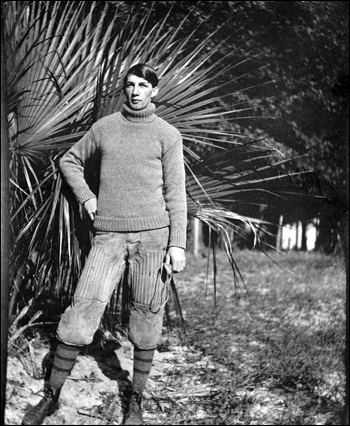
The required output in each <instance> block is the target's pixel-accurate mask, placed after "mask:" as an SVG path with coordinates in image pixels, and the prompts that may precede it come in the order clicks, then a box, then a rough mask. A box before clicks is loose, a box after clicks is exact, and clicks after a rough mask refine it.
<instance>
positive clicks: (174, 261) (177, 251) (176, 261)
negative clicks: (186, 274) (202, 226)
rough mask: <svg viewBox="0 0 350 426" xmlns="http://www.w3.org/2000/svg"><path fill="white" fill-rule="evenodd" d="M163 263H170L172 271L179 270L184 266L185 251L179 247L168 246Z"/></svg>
mask: <svg viewBox="0 0 350 426" xmlns="http://www.w3.org/2000/svg"><path fill="white" fill-rule="evenodd" d="M165 263H168V264H171V266H172V267H173V272H180V271H182V270H183V269H184V267H185V266H186V253H185V250H184V249H183V248H181V247H169V249H168V252H167V254H166V256H165Z"/></svg>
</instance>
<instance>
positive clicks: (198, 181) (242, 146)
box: [4, 1, 286, 315]
mask: <svg viewBox="0 0 350 426" xmlns="http://www.w3.org/2000/svg"><path fill="white" fill-rule="evenodd" d="M101 3H107V5H105V6H104V5H103V7H101ZM119 3H120V8H117V9H115V10H113V14H112V16H111V14H109V13H108V12H109V6H108V2H60V1H51V2H47V1H36V2H33V1H9V2H5V5H4V16H5V37H6V46H7V62H6V68H7V72H8V94H9V95H8V102H9V114H8V125H9V137H10V147H9V149H10V192H11V202H10V217H11V230H12V235H13V244H12V249H11V253H10V257H11V276H10V285H11V289H10V290H11V303H10V315H18V312H19V311H20V309H21V308H23V307H24V306H28V304H31V303H32V301H33V298H36V297H38V296H39V295H40V294H42V293H43V292H49V293H50V294H54V295H55V296H56V297H60V298H62V299H65V300H66V299H67V298H69V296H70V295H71V294H72V291H73V290H74V286H75V283H76V281H77V278H78V276H79V274H80V271H81V269H82V267H83V264H84V260H85V257H86V255H87V252H88V250H89V241H90V240H89V233H88V232H86V230H85V232H82V228H84V226H82V225H81V224H82V220H83V212H82V211H81V208H80V207H79V205H78V204H77V203H76V201H75V200H74V199H73V198H72V196H71V194H70V193H69V191H67V188H65V184H64V182H63V181H62V179H61V176H60V174H59V172H58V168H57V160H58V159H59V158H60V156H61V155H62V154H63V153H64V152H65V151H66V150H67V149H68V148H69V147H70V146H71V145H72V144H73V143H75V142H76V141H77V140H78V139H79V138H80V137H81V136H82V135H83V134H84V133H85V132H86V130H87V129H88V128H89V127H90V126H91V124H92V123H93V122H95V121H96V120H98V119H99V118H101V117H103V116H105V115H108V114H111V113H112V112H115V111H118V110H119V109H120V108H121V106H122V104H123V102H124V100H123V96H122V81H123V77H124V75H125V73H126V71H127V70H128V69H129V67H130V66H131V65H133V64H136V63H140V62H147V63H148V64H150V65H151V66H153V67H154V68H155V69H156V70H157V72H158V74H159V76H160V96H159V97H158V98H157V102H156V103H157V114H158V115H159V116H160V117H162V118H164V119H165V120H167V121H168V122H169V123H171V124H173V125H174V126H175V127H177V128H178V129H179V130H180V131H181V133H182V135H183V138H184V152H185V165H186V170H187V177H188V183H187V193H188V211H189V215H190V216H193V217H198V218H199V219H200V220H201V221H203V222H205V223H206V224H208V226H209V227H210V229H212V230H213V231H215V232H216V233H217V234H218V235H219V237H220V239H221V241H222V243H223V245H224V247H225V249H226V252H227V254H228V259H229V261H230V263H231V265H232V268H233V271H234V276H236V277H237V276H238V275H239V271H238V269H237V267H236V265H235V262H234V256H233V250H232V246H231V240H230V236H229V233H228V230H229V229H231V230H233V232H236V233H241V232H242V227H241V226H240V224H242V223H243V224H248V225H249V226H250V227H251V229H252V230H253V231H254V233H255V235H256V238H258V232H257V230H258V227H259V221H258V220H257V219H253V218H250V217H246V216H244V215H242V214H239V213H238V212H235V211H234V210H232V208H233V206H234V205H235V204H234V202H235V201H237V200H241V201H243V202H247V194H249V193H250V192H251V191H261V192H262V191H267V190H268V189H269V188H270V189H271V182H272V181H273V180H274V179H276V178H277V177H278V179H279V180H280V179H281V176H286V173H285V172H284V171H283V169H281V167H280V164H278V163H276V162H274V164H273V163H272V162H271V161H270V158H271V156H274V155H275V153H276V152H275V151H274V150H270V149H267V148H266V146H265V145H261V143H260V142H259V141H256V140H255V139H252V138H250V137H247V136H246V135H244V134H243V133H242V132H233V131H228V130H220V129H221V128H223V126H219V125H218V124H220V123H221V124H222V123H227V122H228V121H230V120H234V118H235V115H237V114H239V115H240V117H241V116H242V114H243V113H244V112H247V114H248V115H251V112H250V111H251V109H252V108H251V106H250V104H249V98H247V96H246V95H245V94H244V95H243V94H242V93H243V92H244V90H243V89H244V87H242V93H240V92H239V91H238V92H237V104H236V106H235V107H234V108H231V109H227V108H225V106H224V104H223V103H222V102H221V99H220V98H218V97H217V96H216V95H215V93H216V90H217V89H218V88H217V87H215V85H213V81H215V75H217V73H221V74H224V73H225V71H228V69H227V67H225V65H224V60H223V59H224V58H222V57H221V56H220V55H219V53H220V45H216V46H210V49H208V46H209V42H210V39H211V37H208V39H206V40H203V41H202V42H199V43H198V44H197V45H196V47H195V48H193V44H191V46H192V48H191V50H190V51H189V50H188V46H189V44H190V42H191V41H192V40H193V37H194V35H195V32H193V33H191V34H188V35H187V36H186V37H184V38H182V39H180V38H179V37H178V35H179V29H180V28H181V25H182V24H183V23H180V24H179V27H178V28H170V29H168V28H166V19H165V20H164V21H161V22H157V23H156V24H154V25H152V23H151V22H150V19H149V17H150V12H149V11H147V10H141V12H137V11H136V10H135V11H134V13H131V14H130V13H129V14H127V15H126V14H125V12H124V9H123V7H122V6H123V2H119ZM249 59H250V58H249V57H247V58H246V59H245V60H246V61H249ZM236 65H237V63H235V62H234V61H232V65H231V66H230V67H229V68H230V69H231V70H232V68H234V67H235V66H236ZM239 77H240V76H239V75H237V80H238V79H239ZM242 99H243V100H242ZM198 147H199V148H198ZM204 148H206V149H211V150H212V151H213V152H214V153H215V154H214V155H211V156H210V157H209V158H207V157H205V156H203V155H201V152H203V149H204ZM281 170H282V174H281V173H280V172H281ZM90 172H91V173H93V172H94V170H90ZM88 178H89V177H88ZM92 182H93V178H92ZM248 202H249V199H248ZM83 231H84V230H83Z"/></svg>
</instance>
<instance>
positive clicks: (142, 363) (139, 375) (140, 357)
mask: <svg viewBox="0 0 350 426" xmlns="http://www.w3.org/2000/svg"><path fill="white" fill-rule="evenodd" d="M154 351H155V349H147V350H144V349H140V348H138V347H137V346H134V376H133V381H132V389H133V391H134V392H139V393H140V394H142V392H143V390H144V388H145V386H146V382H147V379H148V376H149V373H150V371H151V367H152V361H153V356H154Z"/></svg>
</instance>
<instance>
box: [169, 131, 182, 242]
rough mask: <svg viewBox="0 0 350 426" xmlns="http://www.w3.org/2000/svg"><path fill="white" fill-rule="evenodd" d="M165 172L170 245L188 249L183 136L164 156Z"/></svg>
mask: <svg viewBox="0 0 350 426" xmlns="http://www.w3.org/2000/svg"><path fill="white" fill-rule="evenodd" d="M179 135H180V134H179ZM163 173H164V189H165V194H164V197H165V202H166V207H167V210H168V212H169V218H170V240H169V246H176V247H182V248H184V249H186V231H187V202H186V179H185V167H184V159H183V147H182V138H181V136H180V138H179V139H178V140H176V141H175V142H174V143H173V144H172V145H171V146H170V148H169V149H168V150H167V151H166V152H165V154H164V156H163Z"/></svg>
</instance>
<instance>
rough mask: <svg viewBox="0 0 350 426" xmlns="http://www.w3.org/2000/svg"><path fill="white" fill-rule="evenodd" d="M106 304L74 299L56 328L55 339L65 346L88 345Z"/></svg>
mask: <svg viewBox="0 0 350 426" xmlns="http://www.w3.org/2000/svg"><path fill="white" fill-rule="evenodd" d="M105 308H106V303H104V302H100V301H97V300H88V299H83V298H74V303H72V305H71V306H69V307H68V308H67V309H66V310H65V312H64V314H63V315H62V318H61V320H60V323H59V325H58V328H57V338H58V339H59V340H61V341H62V342H63V343H66V344H67V345H77V346H82V345H89V344H90V343H91V342H92V340H93V338H94V334H95V332H96V331H97V329H98V327H99V325H100V321H101V317H102V315H103V313H104V311H105Z"/></svg>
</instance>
